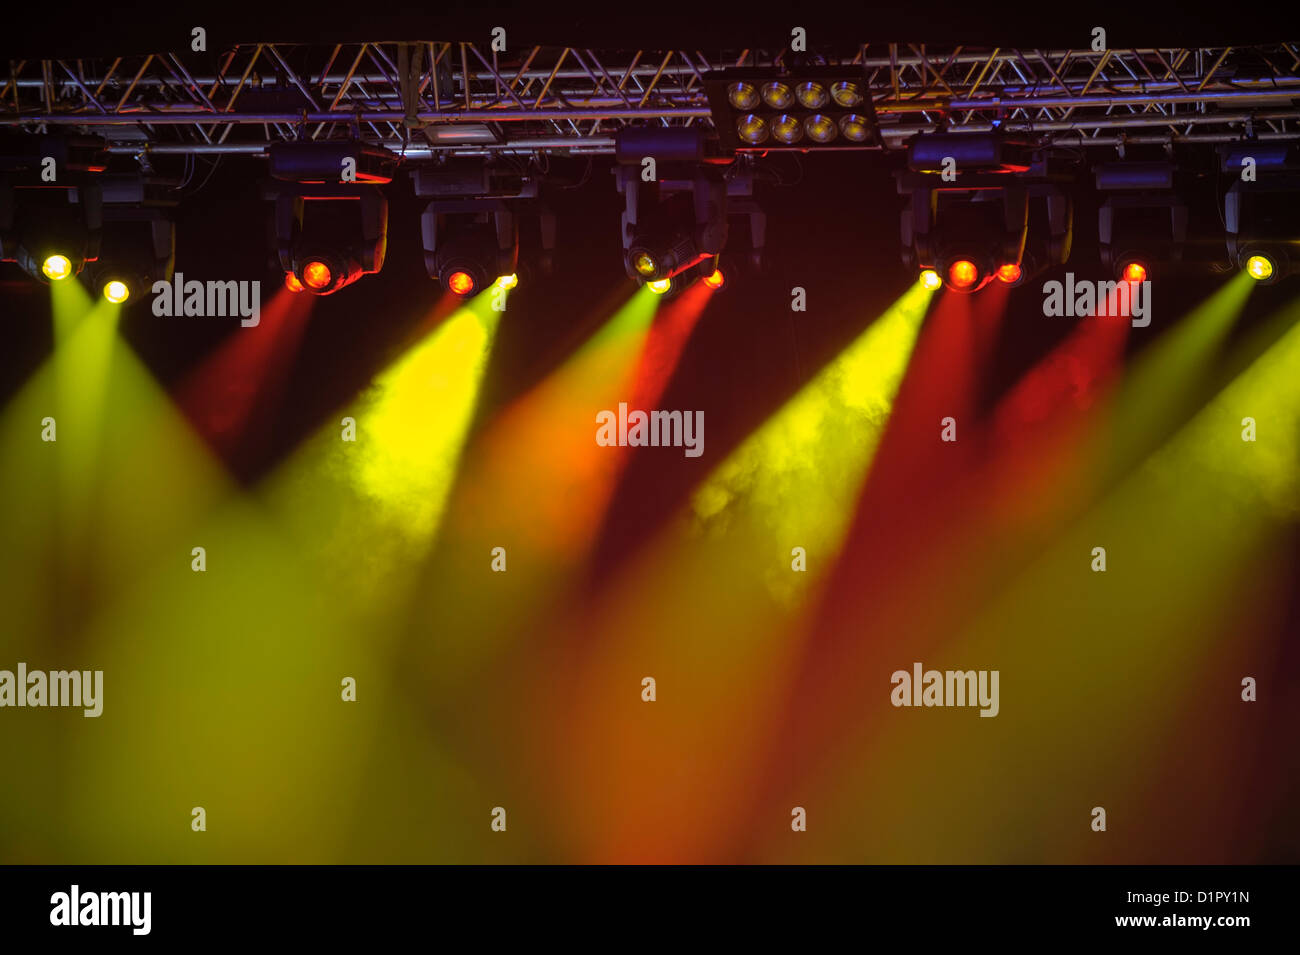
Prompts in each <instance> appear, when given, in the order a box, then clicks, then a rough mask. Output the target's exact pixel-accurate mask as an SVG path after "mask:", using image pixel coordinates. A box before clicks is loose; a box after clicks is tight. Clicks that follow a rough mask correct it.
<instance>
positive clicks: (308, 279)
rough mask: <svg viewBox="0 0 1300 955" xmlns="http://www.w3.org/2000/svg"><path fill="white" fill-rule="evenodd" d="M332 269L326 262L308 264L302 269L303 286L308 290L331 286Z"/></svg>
mask: <svg viewBox="0 0 1300 955" xmlns="http://www.w3.org/2000/svg"><path fill="white" fill-rule="evenodd" d="M331 278H333V276H332V275H331V274H330V267H329V266H328V265H326V264H325V263H324V262H316V261H312V262H308V263H307V264H306V265H305V266H303V269H302V284H303V285H305V286H307V287H308V288H314V289H323V288H325V287H326V286H327V285H329V284H330V279H331Z"/></svg>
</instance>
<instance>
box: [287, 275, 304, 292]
mask: <svg viewBox="0 0 1300 955" xmlns="http://www.w3.org/2000/svg"><path fill="white" fill-rule="evenodd" d="M284 287H285V288H287V289H288V290H289V291H290V292H301V291H302V283H301V282H299V281H298V276H296V275H294V274H293V273H292V272H286V273H285V274H284Z"/></svg>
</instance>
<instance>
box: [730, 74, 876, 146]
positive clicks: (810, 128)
mask: <svg viewBox="0 0 1300 955" xmlns="http://www.w3.org/2000/svg"><path fill="white" fill-rule="evenodd" d="M704 89H705V93H706V95H707V96H708V99H709V108H710V110H711V111H712V113H713V123H714V127H715V128H716V129H717V131H718V139H719V141H720V144H721V147H722V149H723V150H724V151H725V152H728V153H732V152H744V151H746V150H783V149H799V150H803V151H808V150H822V149H874V148H880V147H881V145H882V140H881V138H880V131H879V125H878V124H877V122H876V112H875V108H874V106H873V105H872V100H871V95H870V91H871V86H870V83H869V82H868V79H867V76H866V73H865V71H864V69H863V67H862V66H861V65H857V66H855V65H853V64H846V65H844V66H792V67H790V68H789V69H782V68H779V67H771V68H767V67H742V68H734V69H726V70H716V71H713V72H711V73H706V74H705V76H704ZM749 89H753V90H756V91H757V93H758V95H757V102H755V101H754V98H753V97H748V96H745V97H742V96H739V95H738V91H740V90H749ZM850 116H851V117H852V119H849V118H848V117H850Z"/></svg>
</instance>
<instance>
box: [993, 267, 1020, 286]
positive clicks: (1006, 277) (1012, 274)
mask: <svg viewBox="0 0 1300 955" xmlns="http://www.w3.org/2000/svg"><path fill="white" fill-rule="evenodd" d="M998 278H999V279H1000V280H1001V281H1003V282H1006V283H1007V284H1008V285H1011V284H1014V283H1015V282H1019V281H1020V266H1019V265H1017V264H1016V263H1015V262H1008V263H1007V264H1006V265H1000V266H998Z"/></svg>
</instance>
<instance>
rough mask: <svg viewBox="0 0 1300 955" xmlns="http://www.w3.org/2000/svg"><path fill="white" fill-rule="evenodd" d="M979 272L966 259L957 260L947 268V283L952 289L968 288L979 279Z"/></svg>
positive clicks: (972, 263)
mask: <svg viewBox="0 0 1300 955" xmlns="http://www.w3.org/2000/svg"><path fill="white" fill-rule="evenodd" d="M979 275H980V270H979V269H978V268H976V267H975V263H974V262H971V261H969V260H967V259H958V260H957V261H956V262H954V263H953V264H952V265H950V266H949V267H948V281H949V282H951V283H952V285H953V287H954V288H970V287H971V286H972V285H974V284H975V282H976V280H977V279H978V278H979Z"/></svg>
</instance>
